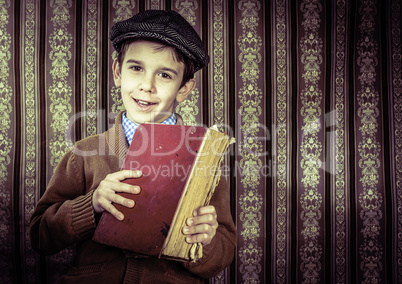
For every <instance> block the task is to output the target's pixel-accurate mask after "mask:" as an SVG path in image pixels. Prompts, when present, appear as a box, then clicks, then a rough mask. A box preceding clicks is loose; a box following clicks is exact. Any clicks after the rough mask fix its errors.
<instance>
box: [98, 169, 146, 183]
mask: <svg viewBox="0 0 402 284" xmlns="http://www.w3.org/2000/svg"><path fill="white" fill-rule="evenodd" d="M141 176H142V172H141V171H138V170H122V171H118V172H115V173H112V174H108V175H107V176H106V178H105V180H110V181H122V180H125V179H126V178H139V177H141Z"/></svg>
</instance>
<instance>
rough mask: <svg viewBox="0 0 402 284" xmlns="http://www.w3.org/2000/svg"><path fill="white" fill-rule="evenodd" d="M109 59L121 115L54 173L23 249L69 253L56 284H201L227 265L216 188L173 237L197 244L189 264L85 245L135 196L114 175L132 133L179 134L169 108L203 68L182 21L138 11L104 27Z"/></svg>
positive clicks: (223, 205)
mask: <svg viewBox="0 0 402 284" xmlns="http://www.w3.org/2000/svg"><path fill="white" fill-rule="evenodd" d="M111 41H112V42H113V46H114V47H115V49H116V51H117V52H118V56H117V58H116V60H115V61H114V63H113V77H114V82H115V84H116V86H118V87H121V96H122V99H123V104H124V106H125V109H126V110H125V111H124V112H122V113H120V114H119V115H118V116H117V118H116V122H115V125H114V127H113V128H111V129H109V130H108V131H106V132H105V133H103V134H101V135H95V136H92V137H88V138H86V139H83V140H81V141H79V142H77V143H76V144H75V145H74V147H73V148H72V149H71V150H70V151H68V153H66V155H65V156H64V157H63V159H62V160H61V161H60V163H59V165H58V166H57V168H56V170H55V172H54V175H53V176H52V179H51V180H50V182H49V185H48V188H47V190H46V192H45V193H44V195H43V197H42V198H41V199H40V200H39V202H38V204H37V207H36V209H35V211H34V213H33V215H32V218H31V226H30V236H31V243H32V247H33V248H34V249H35V250H37V251H38V252H39V253H41V254H45V255H49V254H54V253H56V252H58V251H60V250H62V249H64V248H65V247H67V246H70V245H72V244H76V255H75V260H74V263H73V267H71V269H70V270H69V271H68V273H67V274H66V275H64V276H63V277H62V281H61V282H63V283H203V280H202V279H203V278H209V277H212V276H214V275H216V274H217V273H219V272H220V271H221V270H222V269H224V268H225V267H226V266H228V265H229V264H230V263H231V261H232V259H233V255H234V247H235V243H236V230H235V226H234V224H233V221H232V217H231V215H230V208H229V193H228V187H227V184H226V181H225V180H224V178H223V177H222V178H221V181H220V183H219V184H218V186H217V188H216V189H215V193H214V195H213V197H212V199H211V202H210V205H209V206H205V207H201V208H198V209H197V210H196V211H195V212H194V216H193V217H190V218H188V220H187V225H188V226H186V227H185V228H184V229H183V237H186V241H187V242H189V243H194V242H199V243H202V244H203V246H204V248H203V257H202V258H201V259H199V260H198V261H196V262H194V263H192V262H188V263H187V262H185V263H183V262H178V261H172V260H165V259H158V258H152V257H145V256H141V255H136V254H134V253H131V252H127V251H123V250H121V249H118V248H114V247H110V246H106V245H102V244H99V243H96V242H94V241H92V236H93V234H94V231H95V228H96V225H97V222H98V221H99V217H100V215H101V213H102V212H104V211H108V212H110V213H111V214H112V215H113V216H115V217H116V218H117V219H118V220H123V219H124V216H123V214H122V213H121V212H119V211H118V210H117V209H116V207H115V206H114V205H113V204H114V203H116V204H121V205H123V206H126V207H129V208H132V207H134V206H135V204H134V201H133V200H131V199H127V198H123V197H122V196H121V195H118V194H117V193H120V192H126V193H131V194H133V195H137V194H139V193H140V192H141V190H145V189H141V188H139V187H138V186H132V185H128V184H126V183H123V182H122V181H123V180H124V179H127V178H133V179H135V178H138V177H140V176H141V172H139V171H136V170H134V171H128V170H124V171H121V170H120V168H121V165H122V162H123V161H124V159H125V156H126V154H127V151H128V147H129V145H130V143H131V139H132V136H133V133H134V131H135V128H136V127H137V126H138V124H141V123H165V124H183V121H182V119H181V118H180V116H179V115H177V114H175V113H174V109H175V106H176V104H177V103H178V102H182V101H183V100H185V99H186V97H187V96H188V95H189V94H190V92H191V91H192V90H193V88H194V85H195V81H194V79H193V75H194V72H196V71H198V70H199V69H201V68H203V67H205V66H206V65H207V64H208V61H209V57H208V55H207V52H206V51H205V49H204V47H203V44H202V42H201V40H200V38H199V36H198V35H197V33H196V32H195V31H194V29H193V28H192V27H191V25H190V24H188V23H187V21H186V20H185V19H184V18H182V17H181V16H180V15H179V14H177V13H175V12H173V11H145V12H142V13H139V14H137V15H135V16H133V17H132V18H130V19H128V20H126V21H123V22H119V23H116V24H115V25H114V26H113V27H112V31H111Z"/></svg>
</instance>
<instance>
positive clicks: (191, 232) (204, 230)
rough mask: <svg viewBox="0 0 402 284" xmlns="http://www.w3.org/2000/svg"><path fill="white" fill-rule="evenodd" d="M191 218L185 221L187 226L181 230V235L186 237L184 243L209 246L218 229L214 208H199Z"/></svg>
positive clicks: (210, 206)
mask: <svg viewBox="0 0 402 284" xmlns="http://www.w3.org/2000/svg"><path fill="white" fill-rule="evenodd" d="M193 216H194V217H190V218H188V219H187V226H186V227H184V228H183V234H184V235H186V236H187V238H186V241H187V242H188V243H202V244H203V245H204V246H206V245H209V244H210V243H211V241H212V238H213V237H214V236H215V234H216V229H217V228H218V221H217V214H216V211H215V207H214V206H212V205H209V206H204V207H200V208H198V209H197V210H195V211H194V213H193Z"/></svg>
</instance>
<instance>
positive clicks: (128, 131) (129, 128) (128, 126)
mask: <svg viewBox="0 0 402 284" xmlns="http://www.w3.org/2000/svg"><path fill="white" fill-rule="evenodd" d="M176 122H177V119H176V115H175V114H174V112H172V114H171V115H170V116H169V117H168V118H167V119H166V120H165V121H163V122H162V123H161V124H169V125H176ZM122 124H123V129H124V134H125V135H126V140H127V142H128V145H129V146H130V145H131V141H133V136H134V133H135V130H136V129H137V127H138V124H136V123H134V122H132V121H131V120H129V119H128V118H127V116H126V112H124V113H123V116H122Z"/></svg>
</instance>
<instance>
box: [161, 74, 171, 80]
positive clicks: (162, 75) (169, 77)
mask: <svg viewBox="0 0 402 284" xmlns="http://www.w3.org/2000/svg"><path fill="white" fill-rule="evenodd" d="M159 76H161V77H162V78H166V79H172V76H170V75H169V74H167V73H160V74H159Z"/></svg>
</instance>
